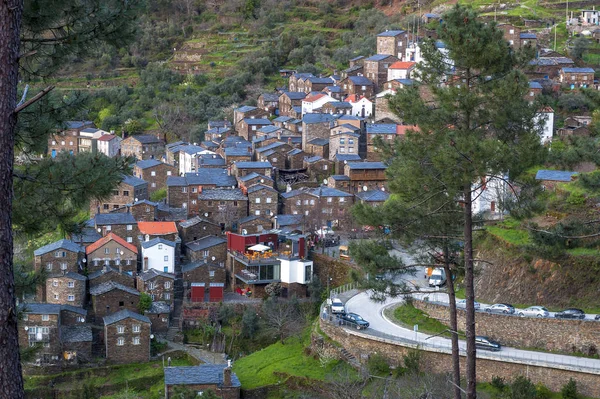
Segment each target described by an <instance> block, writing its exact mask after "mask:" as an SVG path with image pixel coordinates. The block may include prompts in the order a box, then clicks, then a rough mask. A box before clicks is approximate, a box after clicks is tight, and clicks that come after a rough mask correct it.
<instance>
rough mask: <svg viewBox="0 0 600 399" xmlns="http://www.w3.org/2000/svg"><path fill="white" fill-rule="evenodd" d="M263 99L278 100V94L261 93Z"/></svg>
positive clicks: (267, 100) (268, 100)
mask: <svg viewBox="0 0 600 399" xmlns="http://www.w3.org/2000/svg"><path fill="white" fill-rule="evenodd" d="M262 96H263V101H266V102H277V101H279V94H277V93H263V94H262Z"/></svg>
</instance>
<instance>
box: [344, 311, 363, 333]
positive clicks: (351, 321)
mask: <svg viewBox="0 0 600 399" xmlns="http://www.w3.org/2000/svg"><path fill="white" fill-rule="evenodd" d="M338 319H339V321H340V324H347V325H351V326H353V327H356V329H357V330H361V329H365V328H368V327H369V322H368V321H366V320H365V319H363V318H362V317H360V316H359V315H357V314H356V313H344V314H341V315H339V316H338Z"/></svg>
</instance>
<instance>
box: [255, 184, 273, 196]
mask: <svg viewBox="0 0 600 399" xmlns="http://www.w3.org/2000/svg"><path fill="white" fill-rule="evenodd" d="M260 190H267V191H273V192H277V190H275V189H274V188H273V187H269V186H265V185H264V184H254V185H252V186H250V187H248V194H252V193H254V192H256V191H260Z"/></svg>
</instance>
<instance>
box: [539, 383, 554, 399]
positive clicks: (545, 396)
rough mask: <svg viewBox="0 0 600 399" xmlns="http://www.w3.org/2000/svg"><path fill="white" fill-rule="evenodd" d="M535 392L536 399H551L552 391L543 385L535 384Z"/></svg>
mask: <svg viewBox="0 0 600 399" xmlns="http://www.w3.org/2000/svg"><path fill="white" fill-rule="evenodd" d="M535 390H536V395H535V398H536V399H551V398H552V391H551V390H550V389H549V388H548V387H547V386H545V385H542V384H537V385H536V386H535Z"/></svg>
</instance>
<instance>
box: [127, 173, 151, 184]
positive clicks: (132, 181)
mask: <svg viewBox="0 0 600 399" xmlns="http://www.w3.org/2000/svg"><path fill="white" fill-rule="evenodd" d="M123 183H125V184H128V185H130V186H132V187H139V186H143V185H147V184H148V182H146V180H142V179H140V178H139V177H134V176H127V175H123Z"/></svg>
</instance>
